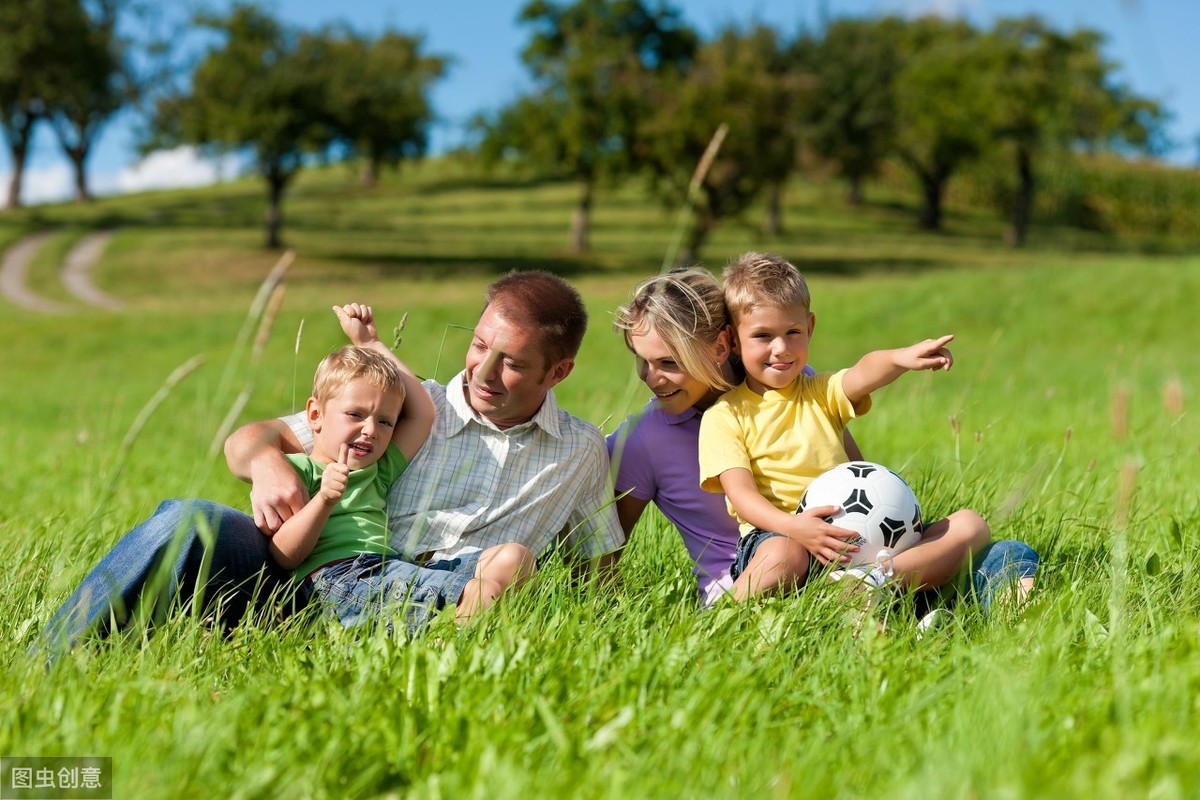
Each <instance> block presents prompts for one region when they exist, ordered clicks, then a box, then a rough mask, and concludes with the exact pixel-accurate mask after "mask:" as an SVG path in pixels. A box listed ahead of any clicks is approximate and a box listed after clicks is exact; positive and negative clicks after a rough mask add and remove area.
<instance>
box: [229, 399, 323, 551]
mask: <svg viewBox="0 0 1200 800" xmlns="http://www.w3.org/2000/svg"><path fill="white" fill-rule="evenodd" d="M301 452H304V448H303V447H301V445H300V440H299V439H297V438H296V434H295V433H293V432H292V429H291V428H289V427H288V426H287V425H286V424H285V423H283V422H281V421H280V420H277V419H272V420H266V421H264V422H251V423H249V424H247V425H243V426H242V427H240V428H238V429H237V430H236V431H234V432H233V433H231V434H230V435H229V438H228V439H226V440H225V461H226V463H227V464H228V465H229V471H230V472H232V473H233V474H234V476H235V477H237V478H239V479H241V480H243V481H248V482H249V483H250V486H251V489H250V505H251V508H252V509H253V511H254V524H255V525H257V526H258V529H259V530H261V531H262V532H263V533H266V534H268V535H270V534H273V533H274V532H276V531H278V530H279V527H280V526H281V525H283V523H284V522H285V521H287V520H288V519H289V518H290V517H291V516H292V515H293V514H295V513H297V512H298V511H300V509H302V508H303V507H304V504H305V503H307V502H308V490H307V489H305V488H304V483H303V482H302V481H301V480H300V476H299V475H297V474H296V470H294V469H292V465H291V464H289V463H288V461H287V459H286V458H284V457H283V454H284V453H301Z"/></svg>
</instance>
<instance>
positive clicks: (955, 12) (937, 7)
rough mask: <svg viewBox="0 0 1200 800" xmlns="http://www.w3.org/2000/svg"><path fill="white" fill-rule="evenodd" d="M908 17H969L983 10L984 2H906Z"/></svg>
mask: <svg viewBox="0 0 1200 800" xmlns="http://www.w3.org/2000/svg"><path fill="white" fill-rule="evenodd" d="M903 5H904V10H905V13H906V15H907V16H910V17H919V16H924V15H926V14H932V15H934V16H937V17H942V18H943V19H954V18H956V17H969V16H972V15H973V14H974V13H976V12H978V11H982V10H983V2H982V0H904V3H903Z"/></svg>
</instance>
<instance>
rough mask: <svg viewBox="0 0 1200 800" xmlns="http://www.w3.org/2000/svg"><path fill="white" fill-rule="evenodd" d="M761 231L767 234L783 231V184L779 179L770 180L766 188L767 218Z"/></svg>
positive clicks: (777, 233) (771, 234)
mask: <svg viewBox="0 0 1200 800" xmlns="http://www.w3.org/2000/svg"><path fill="white" fill-rule="evenodd" d="M763 233H764V234H765V235H767V236H778V235H779V234H781V233H783V184H782V183H781V182H780V181H774V182H772V183H771V185H770V187H769V188H768V189H767V219H766V222H765V223H764V224H763Z"/></svg>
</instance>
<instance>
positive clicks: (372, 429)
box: [308, 380, 404, 470]
mask: <svg viewBox="0 0 1200 800" xmlns="http://www.w3.org/2000/svg"><path fill="white" fill-rule="evenodd" d="M403 405H404V388H403V387H398V388H397V389H396V390H395V391H391V392H385V391H384V390H382V389H377V388H376V387H374V386H372V385H371V384H369V383H367V382H366V381H361V380H358V381H350V382H349V383H347V384H346V385H345V387H343V388H342V391H341V392H339V393H338V394H336V395H334V396H333V397H330V398H328V399H327V400H325V402H323V403H318V402H317V400H316V398H313V397H310V398H308V425H309V427H310V428H312V431H313V451H312V458H313V460H314V461H316V462H317V463H319V464H332V463H334V462H336V461H337V460H338V456H339V455H340V453H341V449H342V445H343V444H345V445H348V446H349V453H348V456H347V459H346V464H347V466H349V467H350V469H352V470H355V469H362V468H363V467H367V466H370V465H371V464H374V463H375V462H376V461H378V460H379V459H380V458H382V457H383V454H384V452H385V451H386V450H387V447H388V444H389V443H390V442H391V441H392V433H393V432H394V431H395V430H396V423H397V421H398V420H399V418H400V407H401V406H403Z"/></svg>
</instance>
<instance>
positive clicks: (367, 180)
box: [362, 158, 379, 189]
mask: <svg viewBox="0 0 1200 800" xmlns="http://www.w3.org/2000/svg"><path fill="white" fill-rule="evenodd" d="M378 183H379V161H377V160H376V159H374V158H368V159H367V163H366V165H365V166H364V167H363V171H362V185H363V187H364V188H366V189H374V188H375V186H376V185H377V184H378Z"/></svg>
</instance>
